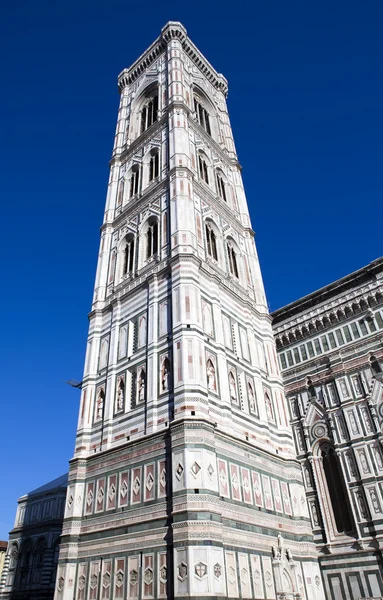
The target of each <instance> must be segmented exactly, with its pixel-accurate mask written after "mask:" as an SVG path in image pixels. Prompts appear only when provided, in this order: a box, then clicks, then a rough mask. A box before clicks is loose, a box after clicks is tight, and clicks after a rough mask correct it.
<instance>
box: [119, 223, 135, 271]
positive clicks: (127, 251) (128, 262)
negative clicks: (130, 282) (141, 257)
mask: <svg viewBox="0 0 383 600" xmlns="http://www.w3.org/2000/svg"><path fill="white" fill-rule="evenodd" d="M134 249H135V244H134V235H133V234H132V233H129V234H128V235H127V236H126V238H125V247H124V250H123V260H124V262H123V265H122V274H123V275H133V272H134Z"/></svg>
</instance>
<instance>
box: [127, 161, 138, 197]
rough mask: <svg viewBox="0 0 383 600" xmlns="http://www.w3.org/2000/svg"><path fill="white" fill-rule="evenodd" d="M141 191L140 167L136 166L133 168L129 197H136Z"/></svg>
mask: <svg viewBox="0 0 383 600" xmlns="http://www.w3.org/2000/svg"><path fill="white" fill-rule="evenodd" d="M139 189H140V167H139V166H138V165H134V166H133V168H132V174H131V176H130V191H129V197H130V198H132V196H135V195H136V194H138V191H139Z"/></svg>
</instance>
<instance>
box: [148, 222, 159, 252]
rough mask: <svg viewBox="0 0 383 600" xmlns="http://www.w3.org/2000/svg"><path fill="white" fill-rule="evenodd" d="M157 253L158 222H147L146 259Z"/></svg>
mask: <svg viewBox="0 0 383 600" xmlns="http://www.w3.org/2000/svg"><path fill="white" fill-rule="evenodd" d="M157 253H158V221H157V219H154V220H152V221H150V222H149V226H148V230H147V232H146V258H151V257H152V256H155V255H156V254H157Z"/></svg>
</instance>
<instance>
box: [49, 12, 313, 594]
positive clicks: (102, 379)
mask: <svg viewBox="0 0 383 600" xmlns="http://www.w3.org/2000/svg"><path fill="white" fill-rule="evenodd" d="M118 85H119V90H120V94H121V100H120V106H119V110H118V119H117V129H116V134H115V140H114V148H113V154H112V159H111V168H110V178H109V185H108V192H107V199H106V207H105V213H104V220H103V224H102V228H101V241H100V250H99V256H98V266H97V274H96V282H95V288H94V296H93V304H92V311H91V313H90V326H89V337H88V343H87V352H86V360H85V369H84V377H83V383H82V394H81V404H80V411H79V420H78V427H77V436H76V445H75V452H74V456H73V458H72V460H71V462H70V471H69V482H68V492H67V499H66V507H65V518H64V525H63V534H62V541H61V549H60V557H59V565H58V573H57V579H56V589H55V600H73V599H76V600H98V599H102V600H114V599H117V598H124V599H131V600H139V599H140V600H141V599H154V598H168V599H172V598H208V597H211V598H218V597H219V598H239V597H241V598H264V599H270V600H271V599H275V598H278V599H282V598H283V599H284V600H292V599H293V598H294V599H295V600H298V599H300V598H306V599H307V600H322V599H323V598H324V590H323V585H322V578H321V574H320V570H319V563H318V559H317V547H316V544H315V541H316V540H315V539H314V537H313V534H312V527H311V520H310V519H311V517H310V514H309V512H308V508H307V502H306V490H305V485H304V483H303V477H302V471H301V466H300V461H298V460H297V459H296V454H295V446H294V438H293V434H292V430H291V427H290V423H289V408H288V405H287V402H286V399H285V395H284V391H283V387H282V380H281V375H280V369H279V366H278V362H277V354H276V348H275V342H274V338H273V331H272V325H271V317H270V315H269V313H268V310H267V303H266V298H265V293H264V288H263V283H262V277H261V271H260V267H259V262H258V258H257V253H256V248H255V244H254V232H253V230H252V228H251V223H250V217H249V211H248V206H247V202H246V197H245V193H244V189H243V184H242V177H241V169H240V165H239V163H238V159H237V155H236V150H235V145H234V140H233V135H232V131H231V127H230V121H229V115H228V111H227V105H226V95H227V82H226V80H225V78H224V77H223V76H222V75H221V74H219V73H217V72H216V71H215V70H214V68H213V67H212V66H211V65H210V64H209V62H208V61H207V60H206V59H205V58H204V56H203V55H202V54H201V53H200V52H199V50H198V49H197V48H196V47H195V46H194V44H193V43H192V42H191V40H190V39H189V38H188V36H187V33H186V30H185V29H184V27H183V26H182V25H181V24H180V23H172V22H171V23H168V24H167V25H166V26H165V27H164V28H163V30H162V32H161V35H160V36H159V38H158V39H156V40H155V41H154V42H153V44H152V45H151V46H150V47H149V48H148V49H147V50H146V51H145V52H144V54H142V55H141V56H140V58H139V59H138V60H137V61H136V62H135V63H134V64H133V65H132V66H131V67H130V68H129V69H126V70H124V71H123V72H122V73H121V74H120V76H119V78H118Z"/></svg>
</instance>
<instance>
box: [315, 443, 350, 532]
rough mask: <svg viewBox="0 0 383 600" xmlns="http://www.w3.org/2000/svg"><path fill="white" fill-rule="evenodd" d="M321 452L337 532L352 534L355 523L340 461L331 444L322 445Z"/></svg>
mask: <svg viewBox="0 0 383 600" xmlns="http://www.w3.org/2000/svg"><path fill="white" fill-rule="evenodd" d="M319 452H320V456H321V459H322V466H323V473H324V476H325V480H326V484H327V489H328V496H327V498H329V499H330V502H331V507H332V513H333V515H334V521H335V527H336V530H337V531H338V533H346V534H347V533H350V532H351V531H353V521H352V516H351V510H350V506H349V502H348V499H347V492H346V489H345V483H344V479H343V475H342V469H341V466H340V464H339V459H338V457H337V455H336V453H335V450H334V447H333V446H332V445H331V444H330V443H327V442H326V443H324V444H322V445H321V446H320V449H319Z"/></svg>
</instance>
